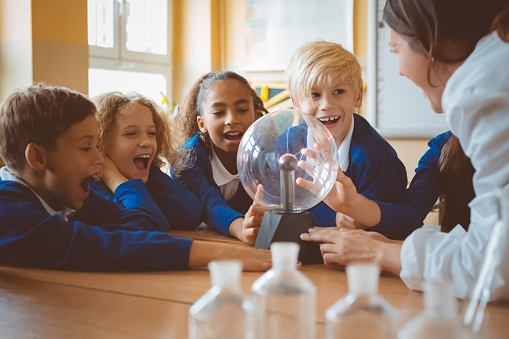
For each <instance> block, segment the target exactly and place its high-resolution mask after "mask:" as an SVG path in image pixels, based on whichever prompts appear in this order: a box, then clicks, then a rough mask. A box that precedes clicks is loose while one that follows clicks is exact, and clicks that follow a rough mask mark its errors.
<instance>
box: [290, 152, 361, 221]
mask: <svg viewBox="0 0 509 339" xmlns="http://www.w3.org/2000/svg"><path fill="white" fill-rule="evenodd" d="M302 154H304V155H305V156H307V157H309V158H310V159H312V160H313V161H314V162H315V163H319V161H321V158H320V155H319V154H318V153H317V152H316V151H313V150H310V149H305V150H303V152H302ZM299 167H301V168H302V169H304V170H305V171H306V172H307V173H308V174H309V175H310V176H311V177H312V178H313V181H309V180H305V179H302V178H299V179H297V185H299V186H301V187H304V188H305V189H307V190H309V191H311V192H313V193H314V194H318V192H319V190H320V189H321V185H318V181H317V180H316V178H315V175H314V169H315V167H314V166H313V165H311V164H310V163H309V162H306V161H300V162H299ZM357 195H358V194H357V188H355V185H354V184H353V182H352V180H351V179H350V178H349V177H347V176H346V175H345V174H344V173H343V171H342V170H341V168H340V169H339V170H338V175H337V177H336V181H335V182H334V186H333V187H332V189H331V191H330V192H329V194H328V195H327V196H326V197H325V198H324V199H323V202H325V203H326V204H327V205H328V206H329V207H331V208H332V209H333V210H335V211H336V212H340V213H344V212H346V211H350V210H351V209H352V206H351V205H352V202H353V201H354V200H355V199H356V198H357Z"/></svg>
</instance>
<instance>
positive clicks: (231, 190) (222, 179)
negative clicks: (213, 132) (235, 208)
mask: <svg viewBox="0 0 509 339" xmlns="http://www.w3.org/2000/svg"><path fill="white" fill-rule="evenodd" d="M210 164H211V165H212V177H213V178H214V181H215V183H216V185H217V186H219V189H220V191H221V195H222V196H223V198H224V200H226V201H228V200H230V199H231V198H232V197H233V196H234V195H235V193H237V189H238V186H239V182H240V179H239V175H238V174H231V173H230V172H228V170H227V169H226V168H225V167H224V165H223V163H222V162H221V160H220V159H219V157H218V156H217V155H216V153H215V152H214V149H213V148H212V155H211V157H210Z"/></svg>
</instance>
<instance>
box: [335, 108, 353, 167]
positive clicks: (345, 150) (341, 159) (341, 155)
mask: <svg viewBox="0 0 509 339" xmlns="http://www.w3.org/2000/svg"><path fill="white" fill-rule="evenodd" d="M353 126H354V119H353V117H352V125H351V126H350V130H349V131H348V134H347V135H346V137H345V138H344V139H343V141H342V142H341V144H340V145H339V146H338V164H339V167H340V168H341V170H343V172H345V171H346V170H347V169H348V164H349V163H350V145H351V144H352V135H353Z"/></svg>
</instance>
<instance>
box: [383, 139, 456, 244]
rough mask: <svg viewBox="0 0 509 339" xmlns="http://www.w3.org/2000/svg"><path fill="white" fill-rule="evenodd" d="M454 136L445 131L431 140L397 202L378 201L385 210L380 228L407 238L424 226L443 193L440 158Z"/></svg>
mask: <svg viewBox="0 0 509 339" xmlns="http://www.w3.org/2000/svg"><path fill="white" fill-rule="evenodd" d="M450 138H451V132H445V133H442V134H440V135H438V136H437V137H435V138H434V139H431V140H430V141H429V142H428V146H429V149H428V150H427V151H426V153H424V155H423V156H422V157H421V159H420V160H419V163H418V166H417V168H416V169H415V175H414V177H413V179H412V182H411V183H410V186H409V187H408V189H407V190H406V191H405V194H404V195H403V198H402V199H401V200H399V201H398V202H396V203H388V202H380V201H376V203H377V204H378V206H380V210H381V211H382V219H381V221H380V223H379V224H378V225H377V228H380V229H387V230H388V229H390V230H392V231H393V232H394V233H397V234H398V235H400V236H401V238H405V237H407V236H408V235H410V233H412V232H413V231H414V230H415V229H417V228H419V227H421V226H422V223H423V220H424V218H426V215H427V214H428V213H429V211H430V210H431V208H432V207H433V205H434V204H435V203H436V201H437V199H438V197H439V196H440V195H441V194H442V193H443V191H442V189H441V188H440V183H439V166H438V165H439V163H438V162H439V159H440V153H441V152H442V148H443V147H444V145H445V144H446V143H447V142H448V141H449V139H450Z"/></svg>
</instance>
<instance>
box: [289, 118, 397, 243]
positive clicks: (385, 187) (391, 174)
mask: <svg viewBox="0 0 509 339" xmlns="http://www.w3.org/2000/svg"><path fill="white" fill-rule="evenodd" d="M353 119H354V129H353V134H352V141H351V144H350V152H349V157H350V162H349V164H348V169H347V170H346V171H345V172H344V173H345V175H346V176H348V177H349V178H350V179H352V181H353V183H354V185H355V187H356V188H357V192H358V193H360V194H362V195H363V196H365V197H366V198H368V199H371V200H376V201H384V202H396V201H398V200H399V199H400V197H401V196H402V195H403V193H404V192H405V188H406V185H407V176H406V169H405V166H404V165H403V163H402V162H401V160H399V158H398V155H397V154H396V151H395V150H394V149H393V148H392V146H391V145H390V144H389V143H388V142H387V141H386V140H385V139H384V138H383V137H382V136H381V135H380V134H378V132H377V131H375V129H374V128H373V127H372V126H371V125H370V124H369V123H368V121H367V120H366V119H364V118H363V117H362V116H360V115H358V114H354V115H353ZM286 133H287V135H286V136H284V138H287V139H288V140H287V141H286V142H287V143H288V152H289V153H292V154H297V153H298V152H300V149H298V148H299V147H302V145H306V138H307V129H302V128H298V129H290V130H289V131H287V132H286ZM292 134H294V135H292ZM292 144H295V148H292ZM308 212H309V213H310V214H311V218H312V219H313V221H314V223H315V225H316V226H320V227H333V226H336V212H335V211H334V210H333V209H332V208H330V207H329V206H327V205H326V204H325V203H324V202H320V203H319V204H318V205H316V206H315V207H313V208H311V209H310V210H308ZM369 230H374V231H377V232H380V233H383V234H385V235H387V236H389V237H398V234H397V233H395V232H393V231H394V230H393V229H392V228H391V227H379V226H376V227H370V228H369Z"/></svg>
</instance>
